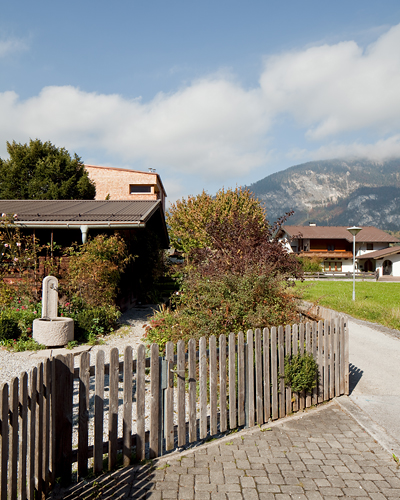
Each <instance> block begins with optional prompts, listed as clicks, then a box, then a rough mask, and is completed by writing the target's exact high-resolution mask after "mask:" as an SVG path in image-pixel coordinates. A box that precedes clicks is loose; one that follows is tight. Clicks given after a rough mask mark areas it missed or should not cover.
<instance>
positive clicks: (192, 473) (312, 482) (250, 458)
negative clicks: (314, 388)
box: [53, 402, 400, 500]
mask: <svg viewBox="0 0 400 500" xmlns="http://www.w3.org/2000/svg"><path fill="white" fill-rule="evenodd" d="M53 498H54V499H61V498H62V499H63V500H81V499H82V500H83V499H87V500H89V499H104V500H105V499H107V500H108V499H114V500H115V499H127V498H132V499H133V498H134V499H148V498H149V499H152V500H162V499H177V500H178V499H182V500H185V499H187V500H192V499H193V500H201V499H207V500H208V499H210V500H214V499H215V500H220V499H224V500H241V499H245V500H253V499H260V500H270V499H276V500H278V499H279V500H295V499H296V500H322V499H323V500H334V499H338V498H357V499H358V498H366V499H367V498H368V499H372V500H384V499H399V498H400V467H399V466H398V465H397V464H396V463H395V461H394V460H393V458H392V457H391V455H390V453H388V452H387V451H385V450H383V448H382V447H381V446H380V445H379V444H378V443H377V442H376V441H375V440H374V439H373V438H372V437H371V436H370V435H369V434H368V433H367V432H366V431H364V430H363V429H362V428H361V427H360V426H359V425H358V424H357V422H355V420H354V419H353V418H352V417H351V416H349V415H348V414H347V413H346V412H345V411H344V410H342V408H341V407H340V406H339V405H338V404H335V403H334V402H333V403H329V404H327V405H323V406H321V407H320V408H319V409H316V410H311V411H308V412H306V413H302V414H300V415H296V416H292V417H288V418H286V419H283V420H281V421H278V422H276V423H274V424H271V425H270V426H267V425H265V426H263V428H261V429H259V428H258V427H256V428H253V429H249V430H245V431H242V432H238V433H234V434H231V435H230V436H228V437H226V438H223V439H221V440H219V441H215V442H211V443H209V444H206V445H203V446H200V447H199V448H197V449H194V450H191V451H186V452H182V453H174V454H173V455H170V456H169V457H165V458H163V459H161V460H158V461H155V462H154V463H153V464H147V465H144V466H140V467H136V468H128V469H125V470H120V471H116V472H114V473H112V474H110V475H106V476H102V477H100V478H99V479H97V480H92V481H90V482H87V483H84V482H82V483H80V484H78V485H76V486H75V487H73V488H71V489H70V490H68V491H60V492H59V493H58V495H53Z"/></svg>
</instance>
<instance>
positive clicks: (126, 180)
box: [85, 165, 165, 209]
mask: <svg viewBox="0 0 400 500" xmlns="http://www.w3.org/2000/svg"><path fill="white" fill-rule="evenodd" d="M85 168H86V170H87V172H88V174H89V178H90V179H91V180H92V181H93V182H94V183H95V184H96V200H105V199H106V197H107V196H108V197H109V199H110V200H161V201H162V205H163V208H164V209H165V191H164V188H163V185H162V183H161V180H160V177H159V175H158V174H156V173H153V172H138V171H136V170H129V169H124V168H109V167H98V166H95V165H85ZM131 185H145V186H150V192H149V193H134V194H131V193H130V186H131Z"/></svg>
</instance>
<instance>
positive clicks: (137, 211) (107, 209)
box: [0, 200, 169, 309]
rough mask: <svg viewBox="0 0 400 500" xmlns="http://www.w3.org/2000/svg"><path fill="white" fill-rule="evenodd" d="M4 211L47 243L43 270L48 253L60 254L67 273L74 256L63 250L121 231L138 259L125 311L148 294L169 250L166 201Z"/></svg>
mask: <svg viewBox="0 0 400 500" xmlns="http://www.w3.org/2000/svg"><path fill="white" fill-rule="evenodd" d="M0 213H3V214H12V215H13V219H14V223H15V224H16V225H17V226H19V227H20V228H21V230H22V231H23V233H25V234H28V235H32V236H33V238H34V240H36V241H39V244H40V245H46V248H47V250H46V251H45V250H43V251H42V254H41V257H40V258H39V261H41V262H42V267H43V265H44V261H43V259H45V258H46V257H45V255H44V254H43V252H51V258H52V259H53V254H54V258H55V261H56V262H57V265H59V267H60V269H61V268H62V267H63V266H66V265H67V259H68V258H64V257H63V258H58V256H59V255H60V252H61V250H60V249H63V248H66V247H70V246H71V245H72V244H73V243H74V242H76V243H85V242H86V241H87V239H88V237H89V236H92V237H94V236H96V235H97V234H100V233H105V234H110V235H111V234H114V233H115V232H118V234H119V235H120V236H121V237H122V238H123V239H124V240H125V242H126V244H127V246H128V251H129V252H130V253H131V254H132V255H134V256H135V257H134V260H133V262H132V263H131V264H130V265H129V267H128V268H127V269H126V270H125V272H124V275H123V277H122V280H121V285H120V289H121V294H120V295H121V297H120V300H119V305H120V306H121V307H122V308H123V309H125V308H126V307H128V306H130V305H131V304H132V303H134V301H135V299H136V298H137V297H142V296H145V295H146V293H147V290H148V289H150V288H151V286H152V283H153V281H154V279H155V272H154V271H155V269H158V267H160V266H161V265H162V255H161V250H162V249H167V248H168V247H169V239H168V232H167V226H166V223H165V216H164V210H163V206H162V201H161V200H132V201H128V200H103V201H100V200H0Z"/></svg>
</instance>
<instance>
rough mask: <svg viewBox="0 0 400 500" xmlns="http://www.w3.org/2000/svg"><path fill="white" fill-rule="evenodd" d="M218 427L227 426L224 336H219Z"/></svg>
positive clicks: (222, 430) (225, 428)
mask: <svg viewBox="0 0 400 500" xmlns="http://www.w3.org/2000/svg"><path fill="white" fill-rule="evenodd" d="M219 412H220V420H219V429H220V431H221V432H225V431H226V430H227V428H228V422H227V414H226V337H225V335H224V334H222V335H220V336H219Z"/></svg>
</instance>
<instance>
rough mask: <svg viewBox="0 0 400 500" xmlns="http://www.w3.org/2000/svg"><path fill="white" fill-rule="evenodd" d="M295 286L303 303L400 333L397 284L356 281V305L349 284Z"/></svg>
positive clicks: (320, 282)
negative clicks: (311, 303) (316, 305)
mask: <svg viewBox="0 0 400 500" xmlns="http://www.w3.org/2000/svg"><path fill="white" fill-rule="evenodd" d="M296 287H297V289H298V291H299V293H300V296H301V298H302V299H303V300H307V301H309V302H313V303H315V304H319V305H321V306H324V307H329V308H330V309H335V310H336V311H339V312H343V313H345V314H349V315H350V316H353V317H354V318H358V319H362V320H365V321H371V322H373V323H379V324H381V325H384V326H387V327H389V328H394V329H396V330H400V283H379V282H375V281H364V282H356V300H355V302H353V300H352V293H353V283H352V282H351V281H304V282H303V283H301V282H297V283H296Z"/></svg>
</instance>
